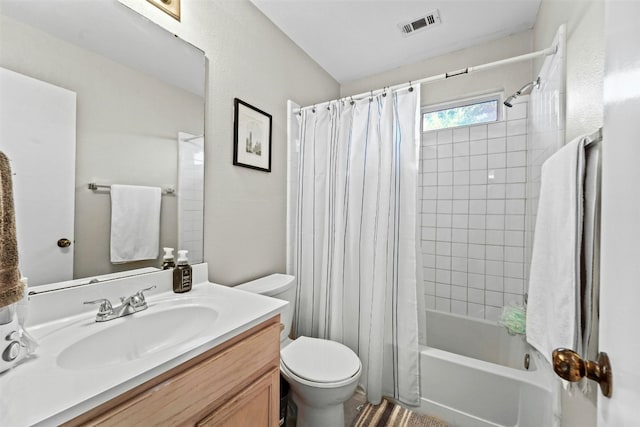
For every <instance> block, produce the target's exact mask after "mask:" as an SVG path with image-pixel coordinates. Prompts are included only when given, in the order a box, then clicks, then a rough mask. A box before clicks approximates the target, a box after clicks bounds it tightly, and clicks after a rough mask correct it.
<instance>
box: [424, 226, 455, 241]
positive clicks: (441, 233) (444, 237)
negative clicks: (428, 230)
mask: <svg viewBox="0 0 640 427" xmlns="http://www.w3.org/2000/svg"><path fill="white" fill-rule="evenodd" d="M427 240H429V239H427ZM433 240H441V241H443V242H450V241H451V229H450V228H444V227H438V228H436V238H435V239H433Z"/></svg>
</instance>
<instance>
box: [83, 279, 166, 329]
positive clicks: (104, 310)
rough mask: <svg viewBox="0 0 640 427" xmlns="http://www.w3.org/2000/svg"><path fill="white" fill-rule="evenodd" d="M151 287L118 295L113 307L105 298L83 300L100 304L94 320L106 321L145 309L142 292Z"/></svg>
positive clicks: (86, 302)
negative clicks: (116, 302)
mask: <svg viewBox="0 0 640 427" xmlns="http://www.w3.org/2000/svg"><path fill="white" fill-rule="evenodd" d="M155 287H156V286H155V285H153V286H151V287H148V288H145V289H141V290H139V291H138V292H136V293H135V294H133V295H132V296H130V297H128V298H125V297H120V303H121V304H120V305H118V306H116V307H114V306H113V305H111V301H109V300H108V299H106V298H100V299H97V300H95V301H85V302H84V303H85V304H100V307H99V308H98V313H97V314H96V322H106V321H107V320H113V319H117V318H118V317H124V316H128V315H129V314H133V313H137V312H139V311H143V310H146V309H147V301H146V300H145V298H144V292H146V291H150V290H151V289H153V288H155Z"/></svg>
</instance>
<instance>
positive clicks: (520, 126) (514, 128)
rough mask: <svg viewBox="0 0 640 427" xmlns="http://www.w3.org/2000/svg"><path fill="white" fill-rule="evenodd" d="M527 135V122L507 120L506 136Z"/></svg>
mask: <svg viewBox="0 0 640 427" xmlns="http://www.w3.org/2000/svg"><path fill="white" fill-rule="evenodd" d="M526 133H527V120H526V119H519V120H509V121H508V122H507V135H524V134H526Z"/></svg>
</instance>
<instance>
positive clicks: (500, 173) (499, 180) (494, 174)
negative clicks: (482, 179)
mask: <svg viewBox="0 0 640 427" xmlns="http://www.w3.org/2000/svg"><path fill="white" fill-rule="evenodd" d="M487 182H488V183H489V184H504V183H505V182H507V170H506V169H504V168H503V169H489V170H488V171H487Z"/></svg>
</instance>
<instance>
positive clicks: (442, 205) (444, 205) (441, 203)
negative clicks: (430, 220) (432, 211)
mask: <svg viewBox="0 0 640 427" xmlns="http://www.w3.org/2000/svg"><path fill="white" fill-rule="evenodd" d="M442 188H443V187H439V188H438V195H439V193H440V190H441V189H442ZM449 188H451V187H449ZM445 196H446V193H445ZM449 198H450V197H449ZM452 211H453V202H452V201H451V200H438V204H437V206H436V212H438V213H439V214H451V212H452Z"/></svg>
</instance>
